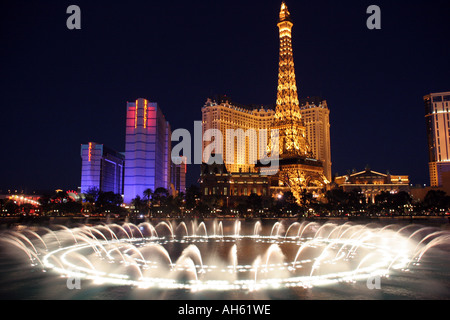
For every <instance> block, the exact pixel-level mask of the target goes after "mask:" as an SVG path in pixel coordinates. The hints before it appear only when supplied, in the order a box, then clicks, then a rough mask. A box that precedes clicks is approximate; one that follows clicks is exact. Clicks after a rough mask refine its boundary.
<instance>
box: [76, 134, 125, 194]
mask: <svg viewBox="0 0 450 320" xmlns="http://www.w3.org/2000/svg"><path fill="white" fill-rule="evenodd" d="M124 162H125V156H124V154H123V153H119V152H117V151H115V150H113V149H110V148H108V147H106V146H104V145H103V144H99V143H95V142H89V143H88V144H82V145H81V193H86V192H87V191H88V190H89V189H91V188H96V189H98V190H99V191H102V192H114V193H117V194H122V193H123V170H124Z"/></svg>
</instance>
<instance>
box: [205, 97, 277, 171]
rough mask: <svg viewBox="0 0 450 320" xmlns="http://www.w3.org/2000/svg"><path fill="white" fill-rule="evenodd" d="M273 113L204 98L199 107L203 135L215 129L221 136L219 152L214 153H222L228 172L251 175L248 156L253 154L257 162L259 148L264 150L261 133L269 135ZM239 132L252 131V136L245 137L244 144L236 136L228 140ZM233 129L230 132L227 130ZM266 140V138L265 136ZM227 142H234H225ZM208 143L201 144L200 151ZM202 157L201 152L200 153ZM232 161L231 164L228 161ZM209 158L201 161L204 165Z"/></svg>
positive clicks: (252, 169) (252, 168)
mask: <svg viewBox="0 0 450 320" xmlns="http://www.w3.org/2000/svg"><path fill="white" fill-rule="evenodd" d="M274 114H275V112H274V111H273V110H271V109H264V108H262V107H261V108H259V109H258V108H250V107H247V106H240V105H239V106H238V105H236V104H234V103H232V102H230V101H228V100H222V101H221V100H219V101H214V100H211V99H207V101H206V103H205V105H204V106H203V108H202V134H203V137H205V133H206V132H207V131H208V130H210V129H217V130H219V131H220V132H221V133H222V150H214V151H215V153H217V154H222V159H223V161H224V163H225V166H226V169H227V171H228V172H253V171H254V167H255V166H254V163H252V161H251V160H252V157H251V155H250V154H251V153H254V154H255V156H256V159H254V160H258V159H257V158H258V157H257V155H258V150H259V149H258V148H259V147H261V148H265V147H266V145H267V142H264V141H260V139H259V138H260V131H261V130H262V129H265V130H267V135H270V126H271V124H272V122H273V116H274ZM239 129H241V130H242V131H243V132H244V134H245V133H247V132H249V131H248V130H249V129H251V130H253V133H254V134H252V135H250V134H249V135H247V136H245V138H244V139H245V141H244V140H242V143H239V139H238V138H237V136H233V137H228V134H229V133H230V134H231V132H233V133H235V132H236V130H239ZM227 130H232V131H227ZM268 138H269V136H268ZM227 140H229V141H234V143H227ZM210 143H211V142H209V141H202V152H203V151H204V150H205V148H206V147H207V146H208V145H209V144H210ZM203 154H204V153H203ZM227 159H231V161H227ZM208 161H209V158H203V162H205V163H207V162H208Z"/></svg>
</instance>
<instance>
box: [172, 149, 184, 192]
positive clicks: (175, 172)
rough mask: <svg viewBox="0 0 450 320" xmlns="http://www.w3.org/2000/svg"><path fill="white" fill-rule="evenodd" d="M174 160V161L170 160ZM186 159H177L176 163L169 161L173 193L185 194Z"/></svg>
mask: <svg viewBox="0 0 450 320" xmlns="http://www.w3.org/2000/svg"><path fill="white" fill-rule="evenodd" d="M172 160H174V159H172ZM186 162H187V159H186V157H178V160H177V163H175V162H174V161H171V163H172V168H171V169H170V174H171V179H170V180H171V187H172V186H173V191H174V193H180V192H182V193H186V173H187V165H186Z"/></svg>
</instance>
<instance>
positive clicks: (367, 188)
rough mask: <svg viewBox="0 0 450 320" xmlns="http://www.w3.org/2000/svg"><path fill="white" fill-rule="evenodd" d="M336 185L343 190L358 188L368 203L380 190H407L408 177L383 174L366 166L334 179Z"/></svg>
mask: <svg viewBox="0 0 450 320" xmlns="http://www.w3.org/2000/svg"><path fill="white" fill-rule="evenodd" d="M334 182H335V183H336V185H337V186H338V187H339V188H341V189H342V190H344V191H345V192H351V191H353V190H355V189H356V190H358V191H360V192H362V193H363V194H364V196H365V197H366V199H367V202H368V203H374V202H375V197H376V196H377V195H379V194H381V193H382V192H389V193H397V192H401V191H405V192H409V177H408V176H407V175H394V174H389V173H387V174H384V173H380V172H376V171H373V170H371V169H370V168H368V167H367V168H366V169H365V170H364V171H360V172H354V173H351V174H347V175H345V176H340V177H336V178H335V179H334Z"/></svg>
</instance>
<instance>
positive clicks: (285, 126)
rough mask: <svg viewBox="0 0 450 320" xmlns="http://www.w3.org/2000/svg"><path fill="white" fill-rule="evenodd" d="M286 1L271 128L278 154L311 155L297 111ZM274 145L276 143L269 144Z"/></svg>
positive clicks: (281, 15)
mask: <svg viewBox="0 0 450 320" xmlns="http://www.w3.org/2000/svg"><path fill="white" fill-rule="evenodd" d="M293 25H294V24H293V23H292V21H291V18H290V13H289V11H288V8H287V6H286V4H285V3H284V2H283V3H282V4H281V10H280V19H279V21H278V24H277V26H278V29H279V34H280V54H279V56H280V58H279V68H278V90H277V104H276V110H275V120H274V126H273V128H274V129H278V130H279V144H280V145H279V154H280V156H283V155H285V156H286V155H288V156H292V155H299V156H311V154H310V153H311V151H310V147H309V143H308V140H307V138H306V133H305V126H304V124H303V121H302V117H301V114H300V108H299V101H298V93H297V84H296V80H295V69H294V55H293V51H292V26H293ZM272 147H275V146H272Z"/></svg>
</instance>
